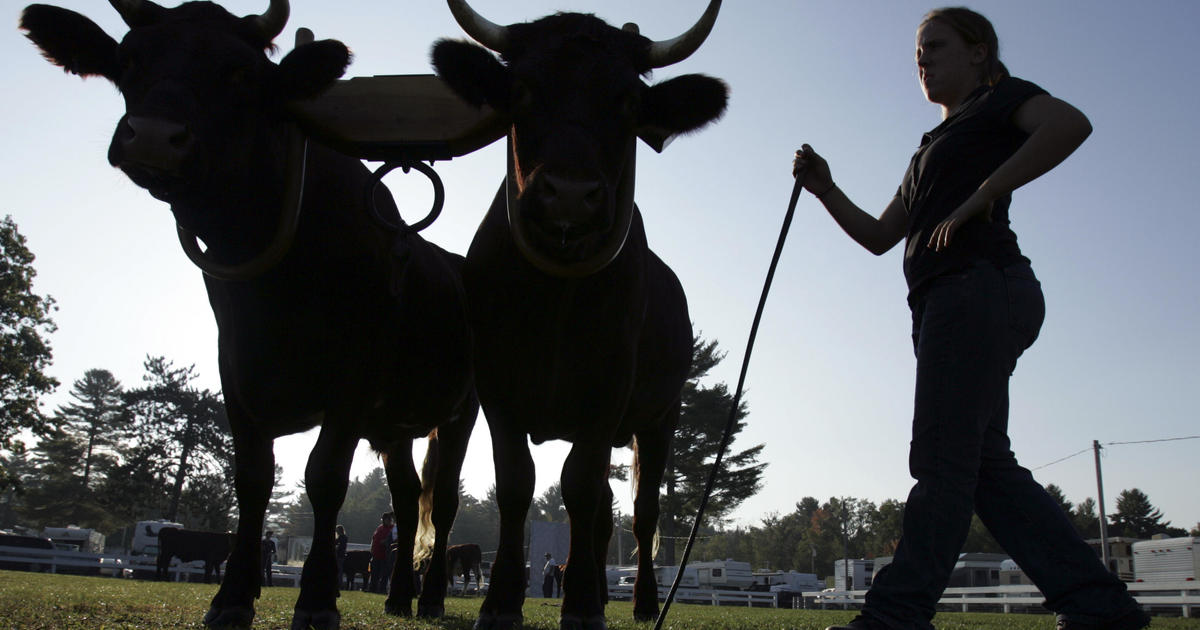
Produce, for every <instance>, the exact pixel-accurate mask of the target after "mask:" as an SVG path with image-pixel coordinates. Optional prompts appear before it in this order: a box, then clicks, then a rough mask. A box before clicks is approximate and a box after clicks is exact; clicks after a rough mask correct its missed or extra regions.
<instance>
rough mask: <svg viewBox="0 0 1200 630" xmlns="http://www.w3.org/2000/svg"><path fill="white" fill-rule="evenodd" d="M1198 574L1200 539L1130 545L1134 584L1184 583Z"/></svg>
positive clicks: (1153, 541) (1158, 540)
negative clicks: (1131, 547)
mask: <svg viewBox="0 0 1200 630" xmlns="http://www.w3.org/2000/svg"><path fill="white" fill-rule="evenodd" d="M1197 574H1200V538H1197V537H1195V536H1185V537H1183V538H1159V539H1156V540H1142V541H1139V542H1135V543H1133V576H1134V581H1135V582H1185V581H1193V580H1195V579H1196V577H1197Z"/></svg>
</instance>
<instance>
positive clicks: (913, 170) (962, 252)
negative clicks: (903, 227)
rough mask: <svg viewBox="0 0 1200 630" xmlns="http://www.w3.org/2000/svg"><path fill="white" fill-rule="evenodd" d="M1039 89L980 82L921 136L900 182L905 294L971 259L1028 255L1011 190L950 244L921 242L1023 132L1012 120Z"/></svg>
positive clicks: (1010, 81) (1015, 82)
mask: <svg viewBox="0 0 1200 630" xmlns="http://www.w3.org/2000/svg"><path fill="white" fill-rule="evenodd" d="M1039 94H1046V91H1045V90H1043V89H1042V88H1040V87H1038V86H1037V85H1035V84H1033V83H1030V82H1028V81H1023V80H1021V79H1017V78H1014V77H1008V78H1005V79H1001V80H1000V81H999V82H997V83H996V85H994V86H986V85H985V86H980V87H979V88H976V90H975V91H974V92H972V93H971V94H970V95H969V96H968V97H967V98H966V100H964V101H963V102H962V104H960V105H959V106H958V107H957V108H955V109H954V111H953V112H951V114H950V116H948V117H947V118H946V119H945V120H943V121H942V123H941V124H940V125H938V126H937V127H934V128H933V130H932V131H930V132H929V133H926V134H925V135H924V136H923V137H922V138H921V146H920V148H918V149H917V152H916V153H915V154H913V156H912V160H911V161H910V162H909V164H908V170H907V171H906V172H905V173H904V181H903V182H901V184H900V190H899V191H898V193H897V194H898V195H900V198H901V201H902V202H903V203H904V209H905V211H906V212H907V213H908V234H907V237H906V239H905V249H904V277H905V279H906V280H907V281H908V291H909V298H910V299H912V298H913V297H915V296H919V295H920V294H921V292H922V291H923V290H924V288H925V287H926V286H927V285H928V283H929V281H930V280H932V279H934V278H936V277H938V276H941V275H945V274H948V273H954V272H956V271H960V270H962V269H965V268H966V267H968V266H969V265H971V264H972V263H974V262H976V261H980V260H983V261H988V262H990V263H992V264H994V265H996V266H997V267H1006V266H1008V265H1011V264H1013V263H1016V262H1028V259H1027V258H1025V257H1024V256H1022V255H1021V249H1020V248H1019V247H1017V235H1016V234H1015V233H1014V232H1013V231H1012V229H1011V228H1010V227H1009V219H1008V206H1009V204H1010V203H1011V201H1012V195H1005V196H1003V197H1001V198H999V199H996V201H995V202H994V203H993V204H992V220H991V221H990V222H988V221H985V220H984V219H983V217H981V216H977V217H975V218H974V219H972V220H971V221H968V222H967V223H966V224H964V225H962V226H961V227H960V228H959V229H958V231H957V232H955V234H954V239H953V240H952V241H951V243H950V247H948V248H944V249H942V251H940V252H936V251H934V250H932V249H930V248H928V247H926V245H927V244H928V242H929V235H930V234H931V233H932V232H933V229H934V228H935V227H936V226H937V224H939V223H941V222H942V221H943V220H945V219H946V217H948V216H950V213H951V212H954V210H955V209H956V208H958V206H960V205H961V204H962V203H963V202H964V201H966V200H967V198H968V197H970V196H971V195H972V194H973V193H974V192H975V191H976V190H977V189H978V188H979V186H980V184H982V183H983V182H984V180H986V179H987V178H988V177H989V176H991V174H992V172H994V171H995V170H996V169H997V168H999V166H1000V165H1001V164H1003V163H1004V162H1005V161H1006V160H1008V158H1009V157H1010V156H1012V154H1013V153H1015V152H1016V150H1017V149H1018V148H1020V146H1021V145H1022V144H1023V143H1024V142H1025V140H1026V138H1028V134H1026V133H1025V132H1023V131H1021V130H1020V129H1019V128H1018V127H1017V126H1016V125H1015V124H1014V123H1013V121H1012V115H1013V112H1015V111H1016V110H1017V108H1018V107H1020V106H1021V104H1022V103H1024V102H1025V101H1027V100H1029V99H1030V98H1032V97H1034V96H1037V95H1039Z"/></svg>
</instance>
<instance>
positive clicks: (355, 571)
mask: <svg viewBox="0 0 1200 630" xmlns="http://www.w3.org/2000/svg"><path fill="white" fill-rule="evenodd" d="M360 576H361V577H362V588H360V589H359V590H362V591H365V590H367V584H368V581H367V580H368V578H370V577H371V552H370V551H365V550H358V551H347V552H346V557H345V558H344V559H343V560H342V577H343V578H345V582H346V590H348V591H352V590H354V580H355V578H357V577H360Z"/></svg>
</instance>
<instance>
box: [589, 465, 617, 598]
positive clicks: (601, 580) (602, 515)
mask: <svg viewBox="0 0 1200 630" xmlns="http://www.w3.org/2000/svg"><path fill="white" fill-rule="evenodd" d="M605 477H606V478H607V475H605ZM601 490H602V491H604V492H605V494H604V495H603V496H601V497H600V502H599V503H597V504H596V523H595V526H594V527H595V529H594V530H593V535H592V541H593V542H592V545H593V551H594V552H595V554H596V584H598V585H599V589H600V606H601V610H603V608H604V607H605V606H606V605H607V604H608V575H607V573H606V572H605V570H604V568H605V565H607V564H608V544H609V542H610V541H611V540H612V533H613V511H612V503H613V493H612V485H611V484H608V483H606V484H604V487H603V488H602V489H601Z"/></svg>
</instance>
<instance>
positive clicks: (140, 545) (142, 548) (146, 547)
mask: <svg viewBox="0 0 1200 630" xmlns="http://www.w3.org/2000/svg"><path fill="white" fill-rule="evenodd" d="M164 527H175V528H178V529H183V528H184V527H183V523H175V522H173V521H165V520H157V521H138V523H137V526H135V527H134V529H133V542H131V543H129V555H131V556H151V557H153V558H157V557H158V532H159V530H161V529H162V528H164ZM150 563H151V564H153V563H154V560H150Z"/></svg>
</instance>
